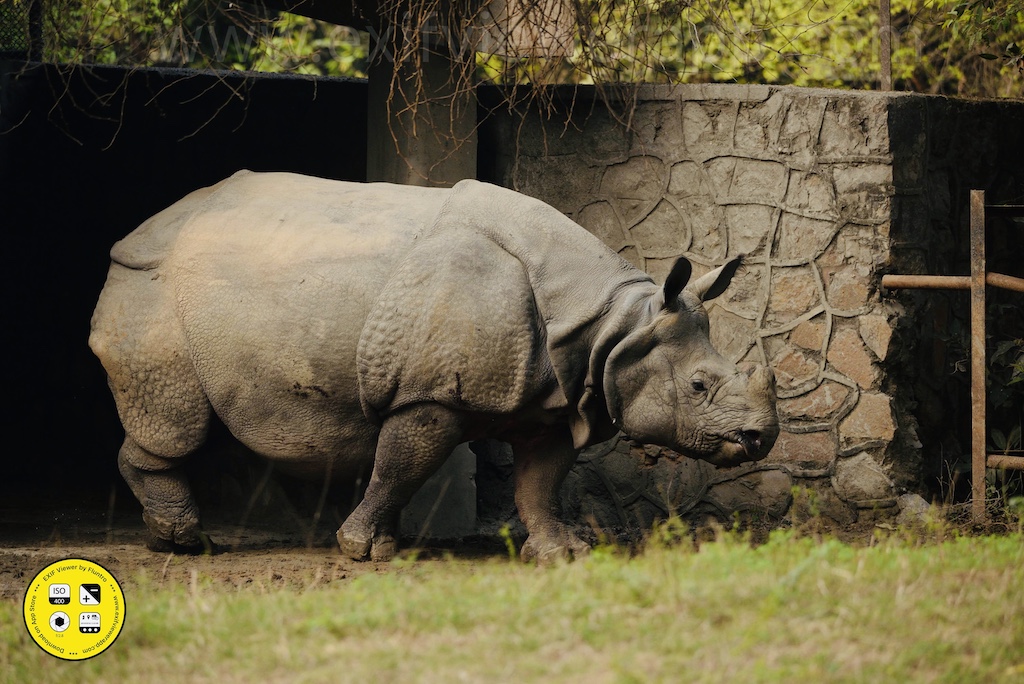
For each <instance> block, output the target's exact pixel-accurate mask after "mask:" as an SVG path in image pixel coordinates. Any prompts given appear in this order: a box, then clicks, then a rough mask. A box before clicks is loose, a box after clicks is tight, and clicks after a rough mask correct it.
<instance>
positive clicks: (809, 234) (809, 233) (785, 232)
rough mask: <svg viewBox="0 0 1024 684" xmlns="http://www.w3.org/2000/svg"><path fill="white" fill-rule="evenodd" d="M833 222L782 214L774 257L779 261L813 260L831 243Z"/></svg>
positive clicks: (833, 230) (834, 229)
mask: <svg viewBox="0 0 1024 684" xmlns="http://www.w3.org/2000/svg"><path fill="white" fill-rule="evenodd" d="M835 231H836V227H835V222H834V221H831V220H825V219H814V218H808V217H806V216H799V215H797V214H792V213H789V212H784V213H783V214H782V220H781V222H780V224H779V241H778V245H777V247H776V250H775V255H776V256H777V257H778V258H779V259H787V260H790V259H794V260H795V259H813V258H814V257H816V256H818V255H819V254H821V253H822V252H823V251H824V250H825V248H826V247H827V246H828V244H829V243H830V242H831V241H832V236H833V235H834V234H835Z"/></svg>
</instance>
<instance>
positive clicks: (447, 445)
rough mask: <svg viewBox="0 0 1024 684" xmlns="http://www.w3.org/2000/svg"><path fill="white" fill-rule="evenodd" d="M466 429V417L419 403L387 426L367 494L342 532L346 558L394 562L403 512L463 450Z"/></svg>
mask: <svg viewBox="0 0 1024 684" xmlns="http://www.w3.org/2000/svg"><path fill="white" fill-rule="evenodd" d="M462 430H463V418H462V417H461V416H460V415H459V414H458V413H456V412H454V411H451V410H450V409H447V408H445V407H443V406H439V405H437V404H416V405H414V406H410V407H407V408H404V409H402V410H400V411H399V412H397V413H395V414H393V415H391V416H389V417H388V418H387V420H385V421H384V425H383V426H382V427H381V432H380V436H379V437H378V439H377V451H376V455H375V456H374V462H373V473H372V474H371V475H370V482H369V484H368V485H367V487H366V493H365V494H364V495H363V500H362V501H361V502H360V503H359V505H358V506H356V509H355V510H354V511H352V513H351V514H350V515H349V516H348V518H347V519H346V520H345V522H344V523H343V524H342V526H341V529H339V530H338V545H339V546H340V547H341V552H342V553H343V554H345V555H346V556H348V557H350V558H353V559H355V560H367V559H370V560H375V561H386V560H390V559H391V558H392V557H394V555H395V552H396V551H397V548H398V544H397V541H396V539H395V538H396V536H397V535H398V525H399V516H400V515H401V512H402V508H404V507H405V505H406V504H407V503H409V500H410V499H412V496H413V494H415V493H416V491H417V490H418V489H419V488H420V486H421V485H422V484H423V483H424V482H426V480H427V478H429V477H430V476H431V475H433V474H434V472H436V471H437V469H438V468H440V467H441V464H442V463H444V461H445V459H446V458H448V456H449V454H451V452H452V450H454V449H455V447H456V446H458V444H459V442H460V441H461V438H462Z"/></svg>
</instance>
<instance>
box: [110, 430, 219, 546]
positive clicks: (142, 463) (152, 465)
mask: <svg viewBox="0 0 1024 684" xmlns="http://www.w3.org/2000/svg"><path fill="white" fill-rule="evenodd" d="M117 465H118V468H119V469H120V471H121V475H122V476H123V477H124V479H125V481H126V482H127V483H128V486H129V487H131V490H132V493H133V494H135V498H136V499H138V500H139V502H140V503H141V504H142V518H143V520H144V521H145V523H146V527H147V528H148V529H149V533H150V540H149V542H148V543H147V546H148V547H149V548H150V549H151V550H153V551H163V552H167V551H171V552H174V553H189V554H200V553H213V552H214V550H215V547H214V545H213V544H212V542H211V541H210V539H209V538H208V537H207V536H206V535H205V534H204V533H203V532H202V530H201V529H200V525H199V512H198V509H197V508H196V504H195V500H194V499H193V497H192V490H191V489H190V488H189V484H188V481H187V480H186V478H185V473H184V472H183V471H182V469H181V467H180V465H181V462H180V460H179V459H165V458H161V457H160V456H157V455H155V454H152V453H150V452H148V451H146V450H145V449H143V448H142V447H141V446H139V445H138V444H137V443H136V442H135V440H134V439H132V438H131V437H130V436H126V437H125V439H124V444H123V445H122V446H121V450H120V451H119V452H118V454H117Z"/></svg>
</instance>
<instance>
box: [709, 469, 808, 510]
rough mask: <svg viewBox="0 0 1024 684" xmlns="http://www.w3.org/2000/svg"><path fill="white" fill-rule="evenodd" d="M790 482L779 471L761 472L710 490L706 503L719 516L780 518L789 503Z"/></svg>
mask: <svg viewBox="0 0 1024 684" xmlns="http://www.w3.org/2000/svg"><path fill="white" fill-rule="evenodd" d="M792 489H793V478H792V477H790V475H789V473H786V472H783V471H781V470H760V471H757V472H753V473H750V474H749V475H744V476H743V477H740V478H736V479H735V480H728V481H726V482H722V483H719V484H716V485H714V486H713V487H711V489H710V491H708V494H707V500H708V502H709V503H711V504H712V505H713V506H714V507H715V508H717V509H718V510H719V511H720V512H721V513H722V514H724V515H726V516H730V515H732V514H733V513H755V514H760V515H764V516H767V517H769V518H781V517H782V516H783V515H785V513H786V511H787V510H789V504H790V502H791V501H792V496H793V495H792Z"/></svg>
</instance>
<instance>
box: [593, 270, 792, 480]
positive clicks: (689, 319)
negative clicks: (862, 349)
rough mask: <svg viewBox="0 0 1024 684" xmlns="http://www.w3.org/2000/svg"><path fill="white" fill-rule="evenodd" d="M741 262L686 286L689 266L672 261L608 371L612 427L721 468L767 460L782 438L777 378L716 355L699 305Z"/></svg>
mask: <svg viewBox="0 0 1024 684" xmlns="http://www.w3.org/2000/svg"><path fill="white" fill-rule="evenodd" d="M741 259H742V257H740V258H736V259H733V260H732V261H730V262H728V263H726V264H725V265H724V266H722V267H720V268H718V269H716V270H714V271H711V272H710V273H708V274H707V275H704V276H702V277H700V278H697V279H696V280H695V281H694V282H692V283H690V284H689V285H687V282H688V281H689V279H690V275H691V271H692V267H691V265H690V263H689V262H688V261H687V260H686V259H680V260H678V261H677V262H676V264H675V266H674V267H673V269H672V272H671V273H670V275H669V277H668V278H667V280H666V282H665V286H664V288H662V290H661V292H660V293H659V294H657V295H655V296H653V297H650V298H649V301H648V302H647V303H646V305H645V306H646V308H647V311H646V315H645V316H644V317H643V319H642V320H643V321H644V322H643V323H642V324H641V325H640V326H638V327H637V328H635V329H634V330H633V331H632V332H631V333H630V334H629V335H627V336H626V337H625V338H623V339H622V340H621V342H620V343H619V344H617V345H616V346H615V348H614V349H613V350H612V352H611V353H610V354H609V357H608V361H607V364H606V366H605V375H604V393H605V400H606V402H607V405H608V412H609V414H610V416H611V417H612V420H613V422H614V423H615V425H616V426H617V427H618V428H619V429H621V430H622V431H623V432H625V433H626V434H627V435H629V436H630V437H632V438H634V439H638V440H640V441H642V442H648V443H652V444H659V445H662V446H666V447H668V448H670V449H673V450H675V451H678V452H679V453H682V454H684V455H686V456H690V457H692V458H699V459H702V460H705V461H708V462H710V463H713V464H715V465H718V466H733V465H738V464H740V463H743V462H744V461H756V460H759V459H762V458H764V457H765V456H767V455H768V452H769V451H770V450H771V448H772V445H773V444H774V443H775V439H776V437H777V436H778V434H779V422H778V415H777V413H776V410H775V402H776V396H775V377H774V375H773V374H772V372H771V370H769V369H768V368H765V367H763V366H758V367H750V368H746V369H741V368H739V367H737V366H736V365H735V364H733V363H731V362H730V361H728V360H727V359H725V358H724V357H722V355H720V354H719V353H718V352H716V351H715V350H714V348H713V347H712V346H711V341H710V339H709V337H708V335H709V326H708V314H707V311H705V309H704V302H706V301H710V300H712V299H714V298H715V297H717V296H718V295H720V294H722V292H724V291H725V289H726V287H728V285H729V282H730V281H731V280H732V277H733V275H734V274H735V272H736V270H737V268H739V266H740V263H741Z"/></svg>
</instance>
